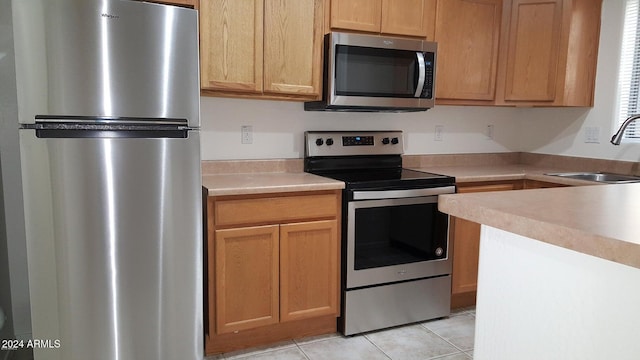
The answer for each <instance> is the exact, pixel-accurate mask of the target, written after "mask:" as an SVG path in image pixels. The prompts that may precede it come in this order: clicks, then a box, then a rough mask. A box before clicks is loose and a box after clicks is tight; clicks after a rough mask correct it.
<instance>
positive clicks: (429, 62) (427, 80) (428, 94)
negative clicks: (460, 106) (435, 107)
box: [420, 52, 435, 99]
mask: <svg viewBox="0 0 640 360" xmlns="http://www.w3.org/2000/svg"><path fill="white" fill-rule="evenodd" d="M434 68H435V54H434V53H432V52H426V53H424V70H425V77H424V86H423V87H422V95H421V96H420V97H421V98H424V99H432V98H433V79H434V76H433V74H434V72H435V69H434Z"/></svg>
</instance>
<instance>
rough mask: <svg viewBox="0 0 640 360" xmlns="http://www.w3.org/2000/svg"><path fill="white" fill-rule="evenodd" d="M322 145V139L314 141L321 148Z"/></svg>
mask: <svg viewBox="0 0 640 360" xmlns="http://www.w3.org/2000/svg"><path fill="white" fill-rule="evenodd" d="M322 144H324V141H323V140H322V138H318V139H316V145H318V146H321V145H322Z"/></svg>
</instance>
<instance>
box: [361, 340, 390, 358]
mask: <svg viewBox="0 0 640 360" xmlns="http://www.w3.org/2000/svg"><path fill="white" fill-rule="evenodd" d="M363 337H364V338H365V339H367V341H368V342H369V343H371V345H373V346H374V347H375V348H376V349H378V350H380V352H382V353H383V354H384V356H386V357H388V358H389V359H390V360H393V358H392V357H391V356H390V355H389V354H387V353H386V352H385V351H384V350H382V349H381V348H380V347H379V346H378V344H376V343H374V342H373V341H372V340H371V339H369V336H368V335H364V336H363Z"/></svg>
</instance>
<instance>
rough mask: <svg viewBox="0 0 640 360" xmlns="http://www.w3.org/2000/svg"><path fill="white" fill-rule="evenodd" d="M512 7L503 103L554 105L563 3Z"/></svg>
mask: <svg viewBox="0 0 640 360" xmlns="http://www.w3.org/2000/svg"><path fill="white" fill-rule="evenodd" d="M510 5H511V9H510V14H511V15H510V21H511V22H510V25H509V38H508V43H507V52H506V81H505V94H504V99H505V100H507V101H511V100H514V101H554V100H555V99H556V86H557V79H558V70H559V66H560V51H559V47H560V43H561V30H562V12H563V9H562V7H563V0H513V1H512V2H511V4H510Z"/></svg>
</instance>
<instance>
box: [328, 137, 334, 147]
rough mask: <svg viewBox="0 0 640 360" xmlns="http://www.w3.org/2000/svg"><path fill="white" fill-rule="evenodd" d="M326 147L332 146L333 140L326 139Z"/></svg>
mask: <svg viewBox="0 0 640 360" xmlns="http://www.w3.org/2000/svg"><path fill="white" fill-rule="evenodd" d="M327 145H328V146H331V145H333V139H332V138H328V139H327Z"/></svg>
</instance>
